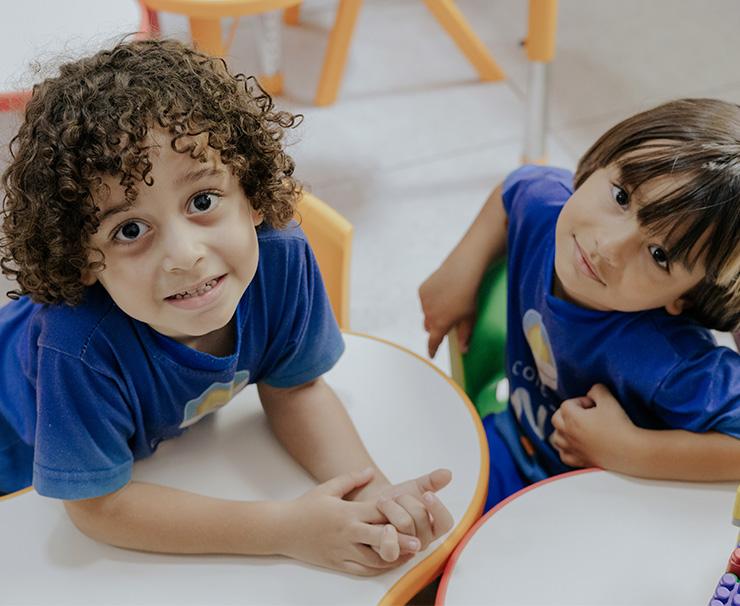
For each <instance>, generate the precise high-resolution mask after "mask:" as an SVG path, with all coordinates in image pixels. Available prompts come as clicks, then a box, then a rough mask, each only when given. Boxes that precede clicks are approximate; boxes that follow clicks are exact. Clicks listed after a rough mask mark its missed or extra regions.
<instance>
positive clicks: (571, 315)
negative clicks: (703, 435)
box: [495, 165, 740, 481]
mask: <svg viewBox="0 0 740 606" xmlns="http://www.w3.org/2000/svg"><path fill="white" fill-rule="evenodd" d="M572 193H573V175H572V173H570V172H568V171H565V170H562V169H556V168H549V167H540V166H532V165H527V166H524V167H522V168H520V169H518V170H516V171H515V172H513V173H512V174H511V175H510V176H509V177H508V178H507V179H506V181H505V183H504V186H503V201H504V207H505V209H506V212H507V214H508V218H509V229H508V252H507V255H508V266H507V267H508V297H509V300H508V316H507V345H506V356H507V360H506V368H507V376H508V379H509V385H510V397H509V404H510V405H509V407H508V408H507V409H506V411H505V412H504V413H501V414H499V415H497V417H496V419H495V423H496V427H497V429H498V430H499V433H501V435H502V437H503V439H504V440H505V441H506V443H507V446H508V447H509V450H510V451H511V452H512V454H513V455H514V457H515V460H516V462H517V465H518V466H519V468H520V470H521V471H522V473H523V474H524V475H525V476H526V477H527V478H528V479H529V480H531V481H537V480H541V479H543V478H545V477H548V476H550V475H553V474H556V473H560V472H563V471H568V470H569V469H570V468H569V467H567V466H566V465H565V464H563V462H562V461H561V460H560V457H559V456H558V453H557V451H556V450H555V448H554V447H553V446H552V445H551V444H550V442H549V439H550V436H551V435H552V433H553V427H552V422H551V419H552V415H553V413H554V412H555V411H556V410H557V409H558V407H559V406H560V404H561V402H563V401H564V400H566V399H569V398H574V397H579V396H585V395H586V393H587V392H588V391H589V389H590V388H591V387H592V386H593V385H594V384H596V383H603V384H604V385H606V386H607V387H608V388H609V390H610V391H611V392H612V393H613V394H614V396H615V397H616V398H617V400H618V401H619V402H620V403H621V405H622V407H623V408H624V410H625V411H626V413H627V415H628V416H629V417H630V419H631V420H632V422H633V423H635V424H636V425H637V426H639V427H642V428H646V429H666V428H678V429H686V430H689V431H693V432H699V433H700V432H705V431H709V430H716V431H719V432H722V433H726V434H729V435H731V436H734V437H736V438H740V356H739V355H738V354H737V353H736V352H734V351H732V350H730V349H728V348H726V347H718V346H717V344H716V342H715V340H714V338H713V336H712V334H711V332H710V331H709V330H708V329H706V328H703V327H702V326H700V325H699V324H698V323H696V322H695V321H694V320H692V319H690V318H688V317H686V316H681V315H679V316H673V315H670V314H669V313H668V312H667V311H665V309H662V308H661V309H651V310H648V311H640V312H629V313H628V312H619V311H597V310H592V309H584V308H582V307H578V306H576V305H573V304H571V303H568V302H566V301H562V300H560V299H558V298H556V297H554V296H552V295H551V294H550V293H551V284H552V274H553V271H554V270H553V263H554V260H555V224H556V222H557V218H558V215H559V214H560V210H561V209H562V207H563V205H564V204H565V202H566V201H567V200H568V199H569V198H570V196H571V195H572Z"/></svg>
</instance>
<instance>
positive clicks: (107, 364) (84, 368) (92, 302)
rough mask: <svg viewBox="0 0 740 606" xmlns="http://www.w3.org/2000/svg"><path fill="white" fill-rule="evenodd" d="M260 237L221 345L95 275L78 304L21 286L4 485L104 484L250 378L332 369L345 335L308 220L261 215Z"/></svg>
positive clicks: (0, 449)
mask: <svg viewBox="0 0 740 606" xmlns="http://www.w3.org/2000/svg"><path fill="white" fill-rule="evenodd" d="M258 240H259V252H260V259H259V264H258V267H257V273H256V275H255V277H254V279H253V281H252V283H251V284H250V285H249V287H248V288H247V290H246V291H245V293H244V295H243V297H242V299H241V301H240V302H239V305H238V307H237V310H236V324H237V336H236V345H235V349H234V353H233V354H232V355H230V356H227V357H215V356H211V355H208V354H205V353H201V352H198V351H195V350H193V349H190V348H189V347H187V346H185V345H182V344H180V343H178V342H177V341H174V340H172V339H170V338H168V337H165V336H163V335H161V334H160V333H157V332H156V331H154V330H153V329H152V328H150V327H149V326H148V325H147V324H144V323H142V322H139V321H137V320H134V319H132V318H130V317H129V316H127V315H126V314H124V313H123V312H122V311H121V310H120V309H119V308H118V307H117V306H116V305H115V303H114V302H113V301H112V299H111V298H110V296H108V294H107V292H106V291H105V290H104V289H103V288H102V287H101V286H99V285H95V286H93V287H91V288H89V289H88V290H87V292H86V294H85V298H84V300H83V302H82V303H81V304H80V305H78V306H76V307H70V306H66V305H59V306H41V305H37V304H34V303H32V302H31V301H30V300H29V299H27V298H22V299H20V300H18V301H13V302H10V303H9V304H8V305H6V306H5V307H3V308H1V309H0V490H4V491H6V492H9V491H11V490H15V489H18V488H20V487H22V486H24V485H28V484H29V483H30V482H31V481H32V482H33V485H34V488H35V489H36V490H37V491H38V492H39V493H40V494H43V495H46V496H51V497H56V498H61V499H67V500H72V499H84V498H90V497H95V496H100V495H104V494H108V493H110V492H113V491H115V490H118V489H119V488H121V487H123V486H124V485H125V484H126V483H127V482H128V481H129V480H130V478H131V471H132V466H133V462H134V460H136V459H141V458H144V457H147V456H149V455H151V454H152V453H153V452H154V451H155V449H156V448H157V445H158V444H159V443H160V442H161V441H162V440H167V439H169V438H174V437H176V436H179V435H180V434H182V433H183V432H184V431H186V429H187V427H188V426H189V425H191V424H192V423H194V422H196V421H197V420H198V419H200V418H201V417H203V416H204V415H206V414H208V413H210V412H213V411H215V410H216V409H218V408H219V407H221V406H223V405H224V404H226V403H227V402H228V401H229V400H230V399H231V398H232V397H233V396H234V395H235V394H236V393H237V392H238V391H239V390H240V389H242V388H243V387H244V386H245V385H247V384H249V383H256V382H260V381H264V382H265V383H267V384H269V385H272V386H274V387H290V386H294V385H299V384H301V383H305V382H307V381H310V380H313V379H315V378H317V377H319V376H320V375H322V374H323V373H325V372H326V371H328V370H329V369H330V368H331V367H332V366H333V365H334V364H335V363H336V361H337V360H338V359H339V357H340V355H341V354H342V351H343V350H344V343H343V341H342V336H341V333H340V331H339V328H338V326H337V323H336V320H335V318H334V314H333V312H332V309H331V306H330V303H329V300H328V297H327V295H326V291H325V289H324V285H323V282H322V280H321V275H320V273H319V269H318V266H317V265H316V260H315V259H314V256H313V253H312V251H311V248H310V246H309V245H308V242H307V241H306V238H305V236H304V234H303V232H302V231H301V229H300V228H298V227H295V226H291V227H289V228H287V229H286V230H283V231H279V230H274V229H270V228H269V227H267V226H265V227H264V228H263V229H261V231H259V232H258ZM14 441H15V444H13V443H14ZM24 447H25V448H26V449H27V450H30V451H31V453H32V456H29V457H27V458H28V461H27V462H25V463H24V462H23V457H22V456H20V455H18V452H19V450H21V451H22V450H23V448H24ZM19 461H20V462H19ZM31 462H32V469H31ZM31 474H32V478H31Z"/></svg>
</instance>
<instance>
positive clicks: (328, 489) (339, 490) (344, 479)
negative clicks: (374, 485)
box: [318, 467, 375, 498]
mask: <svg viewBox="0 0 740 606" xmlns="http://www.w3.org/2000/svg"><path fill="white" fill-rule="evenodd" d="M374 475H375V472H374V471H373V469H372V468H371V467H368V468H367V469H363V470H362V471H352V472H350V473H343V474H342V475H341V476H337V477H336V478H332V479H331V480H328V481H326V482H324V483H323V484H321V485H320V486H319V487H318V489H319V490H320V491H321V492H324V493H326V494H328V495H331V496H335V497H339V498H342V497H343V496H344V495H346V494H349V493H350V492H352V491H353V490H355V489H356V488H360V487H362V486H364V485H365V484H367V483H368V482H370V480H372V479H373V476H374Z"/></svg>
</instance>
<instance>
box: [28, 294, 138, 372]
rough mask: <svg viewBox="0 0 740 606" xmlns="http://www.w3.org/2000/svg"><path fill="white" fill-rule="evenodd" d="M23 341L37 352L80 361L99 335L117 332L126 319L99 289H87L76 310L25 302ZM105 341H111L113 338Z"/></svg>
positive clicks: (75, 307) (62, 306)
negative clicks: (66, 356)
mask: <svg viewBox="0 0 740 606" xmlns="http://www.w3.org/2000/svg"><path fill="white" fill-rule="evenodd" d="M21 308H24V309H25V312H26V313H25V331H26V335H27V338H29V339H30V340H31V343H32V344H35V345H36V346H37V347H39V348H46V349H50V350H54V351H57V352H59V353H64V354H68V355H71V356H73V357H78V358H82V357H84V356H85V354H86V352H87V351H88V349H89V348H90V347H91V346H93V345H94V344H95V343H96V342H97V341H99V340H100V339H99V338H98V337H99V335H101V334H109V333H113V335H115V333H116V332H117V330H120V328H118V329H117V328H116V327H120V326H122V325H124V324H128V322H127V319H128V317H127V316H126V315H125V314H124V313H123V312H122V311H120V309H118V307H116V305H115V304H114V303H113V300H112V299H111V298H110V296H108V293H107V292H106V291H105V289H104V288H102V287H101V286H99V285H93V286H92V287H90V288H88V289H87V292H86V293H85V296H84V297H83V300H82V301H81V302H80V303H79V304H78V305H76V306H74V307H73V306H69V305H64V304H61V305H38V304H35V303H31V302H30V301H27V302H25V303H24V304H23V305H22V306H21ZM105 340H107V341H111V342H112V341H114V340H115V336H109V337H107V338H106V339H105Z"/></svg>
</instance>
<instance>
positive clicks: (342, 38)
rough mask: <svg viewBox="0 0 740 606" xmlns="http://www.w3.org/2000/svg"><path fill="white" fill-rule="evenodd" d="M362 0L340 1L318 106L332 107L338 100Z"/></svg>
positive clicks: (323, 71)
mask: <svg viewBox="0 0 740 606" xmlns="http://www.w3.org/2000/svg"><path fill="white" fill-rule="evenodd" d="M361 6H362V0H340V2H339V8H338V9H337V19H336V21H335V22H334V27H333V28H332V30H331V36H330V37H329V46H328V48H327V50H326V58H325V59H324V67H323V69H322V70H321V78H320V79H319V87H318V90H317V92H316V100H315V103H316V105H319V106H324V105H331V104H332V103H334V101H336V99H337V92H338V90H339V83H340V82H341V80H342V74H343V73H344V65H345V63H346V61H347V51H348V50H349V43H350V41H351V40H352V33H353V31H354V29H355V23H356V22H357V15H358V14H359V12H360V7H361Z"/></svg>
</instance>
